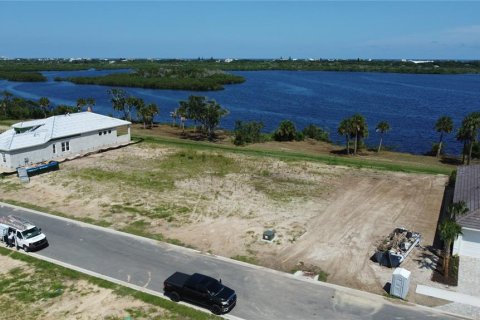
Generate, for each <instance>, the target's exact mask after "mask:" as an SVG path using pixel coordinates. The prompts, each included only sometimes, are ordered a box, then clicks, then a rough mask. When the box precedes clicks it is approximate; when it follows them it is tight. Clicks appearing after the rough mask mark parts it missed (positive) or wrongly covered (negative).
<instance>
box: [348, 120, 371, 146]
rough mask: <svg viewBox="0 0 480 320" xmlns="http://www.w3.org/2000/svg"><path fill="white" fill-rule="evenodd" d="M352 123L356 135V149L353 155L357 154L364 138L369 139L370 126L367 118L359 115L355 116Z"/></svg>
mask: <svg viewBox="0 0 480 320" xmlns="http://www.w3.org/2000/svg"><path fill="white" fill-rule="evenodd" d="M351 121H352V126H353V130H354V134H355V147H354V149H353V153H354V154H357V150H358V147H359V145H360V141H361V140H362V139H363V138H366V137H368V126H367V122H366V121H365V118H364V117H363V116H362V115H361V114H359V113H356V114H354V115H353V116H352V118H351Z"/></svg>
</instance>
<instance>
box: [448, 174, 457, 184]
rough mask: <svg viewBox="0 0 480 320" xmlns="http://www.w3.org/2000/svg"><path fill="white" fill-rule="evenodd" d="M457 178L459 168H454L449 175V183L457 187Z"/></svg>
mask: <svg viewBox="0 0 480 320" xmlns="http://www.w3.org/2000/svg"><path fill="white" fill-rule="evenodd" d="M456 180H457V170H453V171H452V173H450V176H449V177H448V185H449V186H452V187H455V181H456Z"/></svg>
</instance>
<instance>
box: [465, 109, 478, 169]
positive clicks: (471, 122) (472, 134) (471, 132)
mask: <svg viewBox="0 0 480 320" xmlns="http://www.w3.org/2000/svg"><path fill="white" fill-rule="evenodd" d="M462 127H463V130H464V133H465V134H466V138H467V140H468V157H467V165H469V164H470V161H471V160H472V150H473V145H474V144H475V142H476V141H477V131H478V129H479V127H480V113H479V112H472V113H470V114H469V115H468V116H466V117H465V119H463V121H462Z"/></svg>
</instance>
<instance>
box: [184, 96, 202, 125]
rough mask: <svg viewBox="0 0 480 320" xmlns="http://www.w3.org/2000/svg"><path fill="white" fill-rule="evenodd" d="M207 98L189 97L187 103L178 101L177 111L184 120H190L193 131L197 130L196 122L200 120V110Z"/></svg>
mask: <svg viewBox="0 0 480 320" xmlns="http://www.w3.org/2000/svg"><path fill="white" fill-rule="evenodd" d="M206 100H207V98H206V97H203V96H194V95H191V96H189V97H188V100H187V101H180V102H179V104H180V106H179V108H178V111H179V113H180V114H182V115H183V116H184V117H185V118H186V119H189V120H192V121H193V123H194V131H196V130H197V122H199V121H200V120H201V116H202V110H204V108H205V105H206V103H207V101H206Z"/></svg>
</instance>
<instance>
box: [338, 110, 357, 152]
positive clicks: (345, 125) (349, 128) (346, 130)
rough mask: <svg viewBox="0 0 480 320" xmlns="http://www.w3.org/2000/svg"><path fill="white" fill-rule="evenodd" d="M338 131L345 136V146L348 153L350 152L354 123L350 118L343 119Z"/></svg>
mask: <svg viewBox="0 0 480 320" xmlns="http://www.w3.org/2000/svg"><path fill="white" fill-rule="evenodd" d="M337 132H338V134H339V135H341V136H344V137H345V140H346V141H345V142H346V143H345V148H346V150H347V154H350V137H351V136H352V134H353V132H354V130H353V124H352V121H351V119H350V118H346V119H343V120H342V121H341V122H340V124H339V125H338V128H337Z"/></svg>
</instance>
